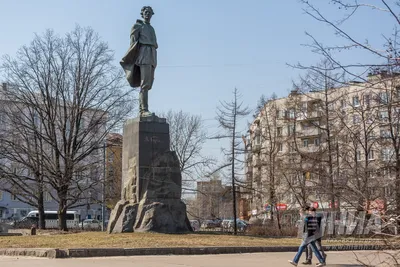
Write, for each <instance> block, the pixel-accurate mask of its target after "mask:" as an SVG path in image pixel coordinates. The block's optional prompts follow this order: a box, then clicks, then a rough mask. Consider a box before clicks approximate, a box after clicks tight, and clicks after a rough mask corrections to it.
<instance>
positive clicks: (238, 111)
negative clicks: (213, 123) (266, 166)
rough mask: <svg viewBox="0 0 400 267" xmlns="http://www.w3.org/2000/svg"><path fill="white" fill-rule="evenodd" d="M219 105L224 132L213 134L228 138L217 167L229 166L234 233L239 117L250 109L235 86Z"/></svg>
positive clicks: (241, 151)
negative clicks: (230, 97)
mask: <svg viewBox="0 0 400 267" xmlns="http://www.w3.org/2000/svg"><path fill="white" fill-rule="evenodd" d="M220 105H221V106H220V107H218V108H217V121H218V123H219V127H220V128H221V129H222V130H223V131H224V133H222V134H220V135H217V136H214V137H212V138H214V139H228V140H229V149H222V152H223V153H224V155H225V157H226V162H225V163H223V164H222V166H220V167H219V168H218V170H221V169H224V168H229V170H230V178H231V183H232V198H233V219H234V234H235V235H236V234H237V222H236V218H237V214H236V184H237V183H238V182H240V181H239V179H238V172H239V170H241V169H240V168H239V167H240V166H239V165H240V163H243V160H242V159H241V158H239V156H240V155H243V152H244V149H243V148H241V147H240V145H241V144H242V136H243V135H242V133H241V131H240V130H239V129H240V128H239V127H240V125H239V122H240V119H241V118H243V117H245V116H247V115H249V114H250V110H249V109H248V108H247V107H243V103H242V102H240V94H239V91H238V89H237V88H235V90H234V91H233V99H232V101H230V102H220Z"/></svg>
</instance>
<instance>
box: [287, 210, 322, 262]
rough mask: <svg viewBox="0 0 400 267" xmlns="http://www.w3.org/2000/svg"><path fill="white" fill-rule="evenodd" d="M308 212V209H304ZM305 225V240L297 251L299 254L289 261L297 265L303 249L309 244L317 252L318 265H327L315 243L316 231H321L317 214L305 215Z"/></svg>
mask: <svg viewBox="0 0 400 267" xmlns="http://www.w3.org/2000/svg"><path fill="white" fill-rule="evenodd" d="M304 212H306V210H304ZM303 221H304V226H303V241H302V243H301V245H300V247H299V250H298V251H297V254H296V255H295V257H294V259H293V260H289V263H290V264H292V265H294V266H297V264H298V263H299V260H300V257H301V254H303V251H304V250H305V249H306V248H307V246H308V245H310V246H311V249H312V251H313V252H314V253H315V256H316V257H317V258H318V260H319V263H318V264H317V265H316V266H317V267H320V266H325V265H326V264H325V259H324V258H323V257H322V256H321V254H320V253H319V251H318V249H317V246H316V245H315V240H316V235H315V234H316V233H318V232H319V229H318V221H317V218H316V216H312V215H310V214H306V215H305V216H304V219H303Z"/></svg>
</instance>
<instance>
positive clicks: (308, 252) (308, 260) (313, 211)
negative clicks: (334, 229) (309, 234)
mask: <svg viewBox="0 0 400 267" xmlns="http://www.w3.org/2000/svg"><path fill="white" fill-rule="evenodd" d="M316 211H317V210H316V208H310V210H309V214H310V216H311V217H316V218H317V223H318V231H317V232H316V233H315V238H316V239H315V245H316V246H317V248H318V251H319V252H320V253H321V255H322V257H324V260H325V263H326V256H327V255H326V254H325V251H324V249H323V247H322V243H321V239H322V227H321V226H322V214H321V215H320V214H316ZM312 254H313V253H312V248H311V245H310V244H309V245H308V246H307V250H306V261H305V262H303V263H302V264H304V265H311V264H312Z"/></svg>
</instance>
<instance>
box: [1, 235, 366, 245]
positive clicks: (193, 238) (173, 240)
mask: <svg viewBox="0 0 400 267" xmlns="http://www.w3.org/2000/svg"><path fill="white" fill-rule="evenodd" d="M300 242H301V240H300V239H298V238H260V237H249V236H233V235H212V234H175V235H173V234H157V233H124V234H111V235H110V234H106V233H103V232H82V233H71V234H56V235H36V236H8V237H7V236H4V237H0V248H61V249H63V248H64V249H66V248H143V247H146V248H149V247H152V248H157V247H206V246H210V247H220V246H221V247H223V246H225V247H233V246H238V247H242V246H243V247H254V246H298V245H300ZM368 243H369V244H371V242H368ZM323 244H324V245H343V240H340V241H339V242H338V243H337V244H336V242H335V241H334V240H330V241H329V242H323Z"/></svg>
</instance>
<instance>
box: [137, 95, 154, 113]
mask: <svg viewBox="0 0 400 267" xmlns="http://www.w3.org/2000/svg"><path fill="white" fill-rule="evenodd" d="M148 94H149V90H146V89H142V90H140V93H139V101H140V107H139V108H140V116H141V117H147V116H152V115H153V113H151V112H150V111H149V105H148Z"/></svg>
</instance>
